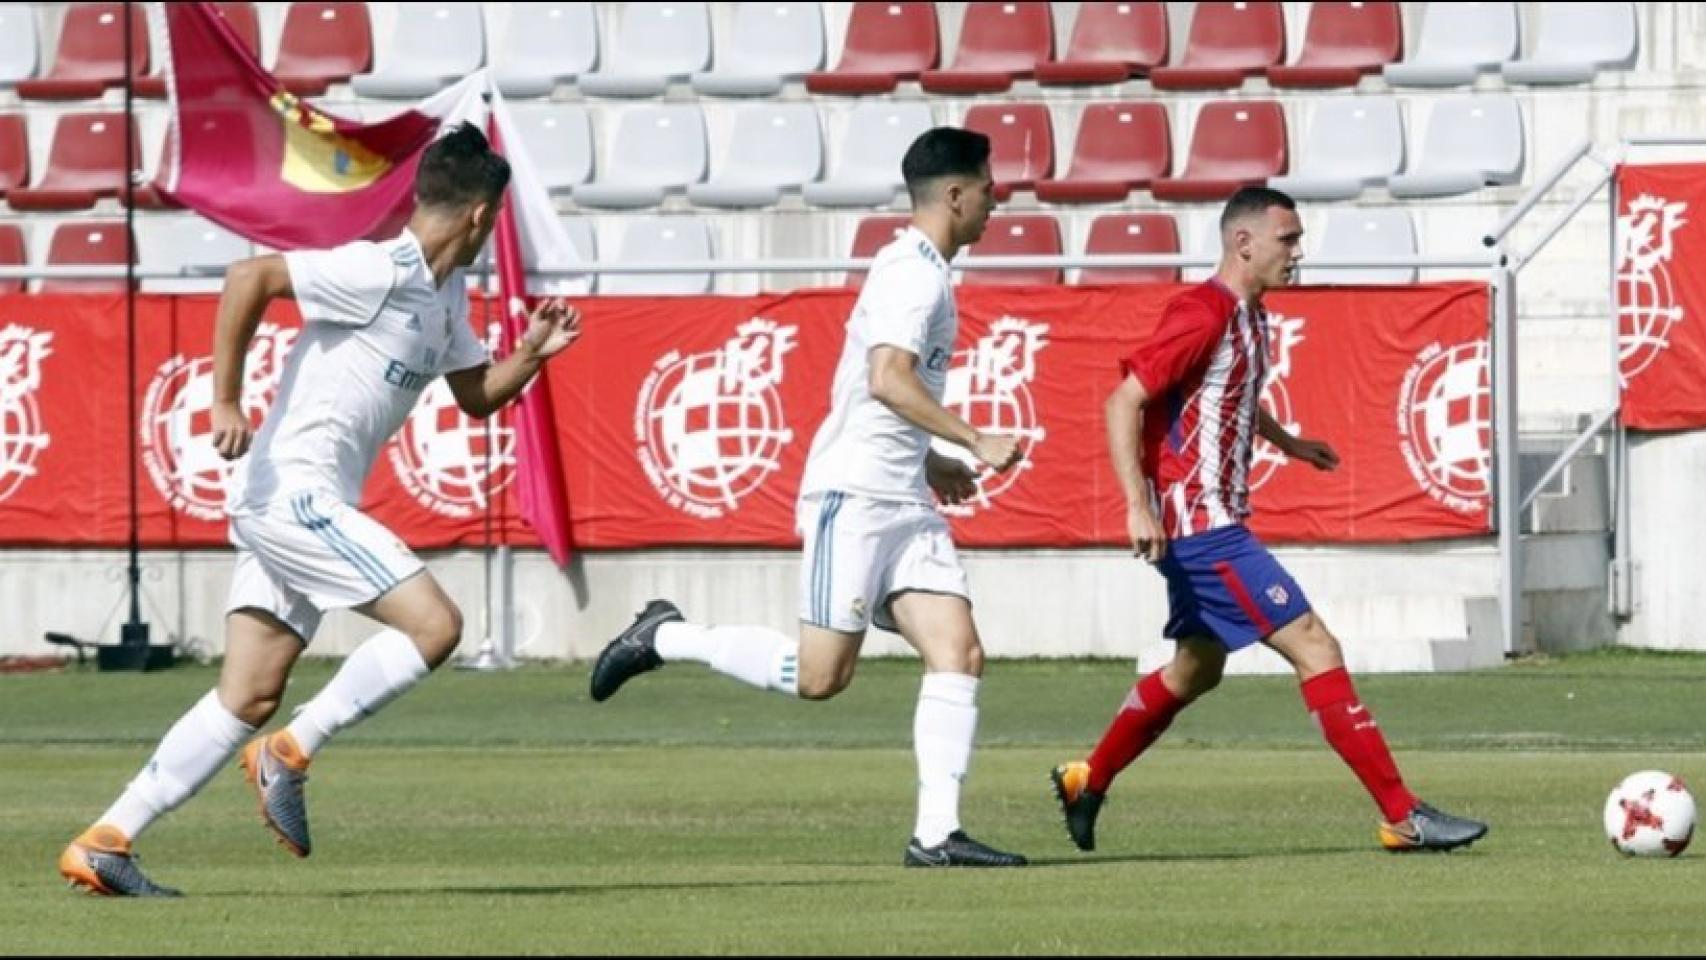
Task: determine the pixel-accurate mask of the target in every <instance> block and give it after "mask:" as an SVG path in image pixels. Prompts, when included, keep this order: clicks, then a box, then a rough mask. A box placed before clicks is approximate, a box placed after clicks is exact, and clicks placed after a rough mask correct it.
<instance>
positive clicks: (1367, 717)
mask: <svg viewBox="0 0 1706 960" xmlns="http://www.w3.org/2000/svg"><path fill="white" fill-rule="evenodd" d="M1303 703H1304V705H1305V706H1307V707H1308V708H1309V712H1310V713H1312V714H1314V715H1315V722H1316V723H1317V724H1319V725H1320V727H1321V735H1322V736H1324V737H1326V738H1327V743H1329V744H1331V745H1332V747H1333V749H1334V750H1336V751H1338V754H1339V757H1340V759H1342V760H1344V761H1345V763H1346V764H1347V765H1349V766H1350V768H1351V770H1352V771H1353V772H1354V773H1356V775H1357V779H1358V780H1361V781H1362V785H1363V786H1364V787H1365V788H1367V790H1368V793H1369V796H1372V797H1373V798H1374V802H1375V803H1377V804H1379V805H1380V812H1381V813H1382V814H1383V815H1384V816H1385V817H1386V820H1387V822H1388V823H1397V822H1398V821H1400V820H1402V819H1404V818H1405V817H1407V816H1409V815H1410V811H1411V810H1413V809H1415V806H1416V795H1415V794H1413V793H1411V792H1410V790H1409V788H1408V787H1405V786H1404V778H1403V777H1401V776H1399V775H1398V765H1397V764H1396V763H1394V762H1393V761H1392V751H1391V750H1388V749H1387V747H1386V738H1385V737H1383V736H1381V735H1380V728H1379V727H1377V726H1375V725H1374V715H1373V714H1371V713H1369V712H1368V708H1367V707H1365V706H1363V705H1362V702H1361V701H1360V700H1358V699H1357V692H1356V687H1354V686H1352V684H1351V675H1350V674H1349V673H1346V672H1345V668H1344V667H1339V668H1337V669H1335V670H1328V671H1327V672H1326V673H1323V674H1320V675H1318V676H1314V677H1310V678H1309V679H1308V680H1305V681H1303Z"/></svg>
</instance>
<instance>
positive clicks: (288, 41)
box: [273, 3, 373, 97]
mask: <svg viewBox="0 0 1706 960" xmlns="http://www.w3.org/2000/svg"><path fill="white" fill-rule="evenodd" d="M372 68H373V26H372V23H371V22H370V21H369V19H368V15H367V4H365V3H293V4H291V5H290V12H289V13H288V14H286V15H285V18H284V33H283V35H282V36H281V37H280V38H279V42H278V62H277V63H275V64H274V65H273V76H275V77H277V78H278V82H279V83H281V84H283V85H284V88H285V89H286V90H289V91H290V92H291V93H294V94H296V95H297V96H300V97H317V96H320V95H321V94H323V93H325V92H326V88H327V87H329V86H331V85H332V84H334V83H347V82H349V78H350V77H353V76H355V75H356V74H358V73H366V72H367V71H368V70H371V69H372Z"/></svg>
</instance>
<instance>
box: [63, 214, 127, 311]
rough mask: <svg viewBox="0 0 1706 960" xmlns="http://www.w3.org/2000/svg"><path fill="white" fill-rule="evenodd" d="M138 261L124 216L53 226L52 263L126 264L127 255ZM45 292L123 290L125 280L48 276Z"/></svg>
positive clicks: (79, 264) (66, 264) (116, 291)
mask: <svg viewBox="0 0 1706 960" xmlns="http://www.w3.org/2000/svg"><path fill="white" fill-rule="evenodd" d="M127 257H128V258H130V260H131V262H133V263H134V262H135V253H134V252H133V251H132V249H131V245H130V244H129V243H126V242H125V236H124V222H123V221H122V220H118V221H115V220H68V221H66V222H65V223H62V224H60V225H59V226H57V227H55V228H53V239H52V240H51V241H49V243H48V248H47V265H48V266H72V265H78V266H81V265H94V266H118V267H122V266H124V263H125V260H126V258H127ZM41 292H42V293H123V292H124V281H123V280H122V279H119V278H116V277H115V278H113V279H111V280H97V279H87V280H74V279H69V278H67V279H59V280H55V279H48V280H43V281H42V284H41Z"/></svg>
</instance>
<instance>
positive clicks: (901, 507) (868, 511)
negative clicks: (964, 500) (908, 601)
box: [796, 490, 971, 633]
mask: <svg viewBox="0 0 1706 960" xmlns="http://www.w3.org/2000/svg"><path fill="white" fill-rule="evenodd" d="M796 516H797V523H798V525H799V533H800V536H802V537H803V538H805V555H804V557H803V558H802V560H801V562H800V619H801V620H802V621H803V622H805V623H809V624H812V625H813V626H818V627H827V628H828V629H831V630H840V631H843V632H845V633H863V632H864V631H865V628H866V627H868V626H871V625H873V624H874V625H876V626H878V627H881V628H883V629H884V630H894V629H895V623H894V615H893V613H892V612H891V611H890V610H889V602H890V601H891V600H892V599H893V598H894V596H895V595H896V594H899V593H905V592H906V591H908V590H920V591H924V592H926V593H943V594H949V595H952V596H956V597H966V598H967V599H968V600H969V599H970V596H971V595H970V592H969V591H968V590H967V589H966V572H965V570H964V569H962V568H961V567H960V556H959V553H958V552H956V551H955V550H954V540H953V537H952V536H951V535H950V534H949V532H948V521H947V520H945V519H943V518H942V515H941V514H939V513H937V512H936V511H935V509H934V508H932V507H931V506H929V505H928V504H923V503H899V502H893V501H887V500H872V499H870V498H867V497H861V496H856V495H853V494H847V493H840V492H838V491H833V490H832V491H829V492H827V493H824V494H814V495H812V496H809V497H806V498H804V499H802V500H801V501H800V503H799V508H798V512H797V515H796Z"/></svg>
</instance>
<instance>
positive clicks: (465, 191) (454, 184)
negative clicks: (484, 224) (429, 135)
mask: <svg viewBox="0 0 1706 960" xmlns="http://www.w3.org/2000/svg"><path fill="white" fill-rule="evenodd" d="M507 186H509V161H508V160H505V159H504V158H503V157H501V156H499V155H498V154H496V153H493V152H492V146H491V144H489V143H487V142H486V135H485V134H483V133H481V132H480V128H479V127H476V126H474V125H473V124H471V123H469V122H467V121H466V120H464V121H463V122H462V123H461V124H459V125H457V126H456V127H454V128H452V129H451V131H450V132H449V133H447V134H445V135H444V136H442V137H439V138H438V140H437V142H435V143H433V145H432V146H430V147H427V148H426V152H425V153H424V154H422V155H421V165H420V167H419V169H417V170H416V171H415V202H416V203H418V204H420V205H421V206H424V207H460V206H466V205H467V204H470V203H480V202H483V201H486V202H490V201H496V200H497V199H498V198H499V197H501V196H503V192H504V188H505V187H507Z"/></svg>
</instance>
